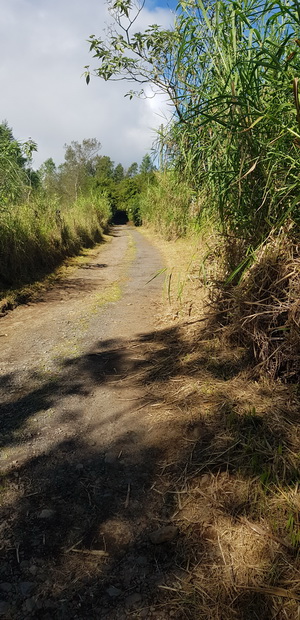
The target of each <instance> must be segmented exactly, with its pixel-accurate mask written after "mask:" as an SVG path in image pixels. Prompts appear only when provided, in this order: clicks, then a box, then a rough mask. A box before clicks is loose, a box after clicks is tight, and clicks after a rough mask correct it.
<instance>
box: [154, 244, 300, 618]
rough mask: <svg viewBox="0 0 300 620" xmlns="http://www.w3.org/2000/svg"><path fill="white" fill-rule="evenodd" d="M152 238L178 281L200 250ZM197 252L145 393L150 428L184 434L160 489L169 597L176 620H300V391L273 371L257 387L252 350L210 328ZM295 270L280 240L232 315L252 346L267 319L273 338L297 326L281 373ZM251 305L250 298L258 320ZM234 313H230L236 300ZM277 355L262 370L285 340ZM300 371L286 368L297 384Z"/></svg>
mask: <svg viewBox="0 0 300 620" xmlns="http://www.w3.org/2000/svg"><path fill="white" fill-rule="evenodd" d="M152 239H153V237H152ZM154 240H155V243H156V244H157V245H158V247H159V248H160V250H161V251H162V253H163V255H164V257H165V258H167V264H168V266H169V268H170V266H171V265H176V267H173V268H172V267H171V268H172V269H173V271H172V272H174V273H178V272H180V273H182V272H183V271H184V267H185V266H186V265H188V257H189V256H191V254H192V253H193V250H194V248H193V249H191V244H190V242H189V241H188V240H181V241H179V242H176V243H175V244H174V243H173V244H168V243H166V242H165V241H162V240H160V239H157V238H155V239H154ZM194 247H195V249H196V252H197V248H198V252H199V253H198V255H197V254H195V253H194V254H193V257H194V258H193V263H192V269H191V272H190V273H189V275H188V276H187V277H185V287H184V295H183V296H182V297H181V298H179V297H178V296H177V299H176V297H175V296H174V297H173V298H171V302H172V305H171V306H170V312H168V313H166V316H165V317H162V319H161V323H162V325H164V327H166V326H168V328H169V329H170V339H169V345H168V347H167V350H165V356H164V357H162V356H158V360H157V364H156V367H155V370H154V373H155V372H156V381H155V380H154V382H153V383H152V384H151V390H150V388H149V390H150V394H151V395H152V397H153V398H156V403H155V404H154V405H153V420H154V422H153V424H154V425H155V424H161V423H162V422H163V421H165V423H168V425H169V426H170V428H175V426H176V425H177V426H176V427H177V433H178V427H179V428H180V431H179V435H180V437H181V440H180V441H179V440H178V441H177V442H175V443H174V442H172V441H170V435H169V436H168V441H170V446H169V449H168V451H167V456H166V457H165V459H164V461H163V462H162V463H161V475H160V476H159V477H158V479H157V481H156V484H155V492H156V493H158V494H160V495H162V496H163V497H164V501H165V503H166V505H169V504H170V503H172V506H173V512H172V514H171V517H170V522H172V523H173V524H175V525H176V526H178V527H179V529H180V532H181V536H180V542H179V544H178V549H177V553H178V566H177V567H174V572H173V576H169V577H168V579H167V580H166V582H165V584H164V585H162V586H161V588H162V592H163V593H164V596H165V597H166V600H167V601H168V605H172V608H173V609H174V614H175V617H176V618H193V619H195V620H196V618H197V620H198V619H199V618H201V619H202V618H203V619H205V620H234V619H239V620H250V619H251V620H252V619H257V620H262V619H266V620H267V619H268V620H269V619H271V618H272V619H273V618H274V620H275V618H276V619H277V620H284V619H285V620H287V619H288V620H294V619H296V618H299V617H300V603H299V601H300V587H299V583H300V582H299V579H300V557H299V543H300V522H299V515H300V493H299V489H298V479H299V454H300V432H299V431H300V429H299V399H298V395H297V389H296V388H295V386H293V385H283V384H282V383H279V382H278V381H275V380H274V373H273V372H270V368H271V366H270V364H269V365H268V364H264V365H261V366H262V367H263V368H264V369H266V368H268V370H269V372H268V374H265V375H264V376H263V375H261V376H260V378H258V379H257V380H254V379H253V373H252V366H251V360H250V359H249V355H248V350H247V346H246V345H248V346H249V343H248V342H247V341H245V340H242V339H241V340H240V342H239V346H236V344H233V342H232V339H231V343H230V342H229V341H228V339H227V337H226V338H225V337H224V333H223V329H221V330H219V331H218V329H216V328H215V329H214V330H212V329H211V326H210V325H209V321H208V322H207V323H206V322H205V321H204V320H203V318H204V317H203V308H205V307H206V308H207V307H208V306H206V303H208V297H207V294H204V293H203V288H202V289H201V288H200V286H199V279H198V280H197V279H196V278H193V277H192V276H193V274H197V273H198V272H199V262H201V246H200V250H199V245H198V246H197V243H195V246H194ZM288 248H289V253H288V254H287V249H288ZM199 254H200V256H199ZM197 260H198V264H197ZM298 260H299V259H298V254H297V246H296V245H294V246H293V247H292V248H291V247H290V246H287V245H286V242H285V238H284V237H283V236H282V237H279V238H276V239H275V238H274V239H272V240H270V243H269V246H268V248H267V249H264V250H262V251H261V254H260V256H258V257H257V261H256V263H255V265H253V267H252V269H251V270H250V272H249V273H248V274H247V276H246V277H245V279H244V280H243V281H242V283H241V285H240V289H239V290H240V295H241V296H242V292H243V294H244V298H242V299H243V305H242V303H241V305H240V306H239V307H238V308H237V309H236V313H239V312H241V308H243V309H244V311H245V308H246V307H247V311H248V313H247V316H246V317H245V316H244V319H246V320H245V321H244V322H243V321H241V320H240V325H241V329H244V330H245V332H246V333H249V329H251V338H253V337H254V336H255V334H256V337H257V338H258V336H257V334H258V332H259V330H265V326H266V324H267V322H268V321H269V325H270V323H272V325H273V329H274V330H275V328H276V329H277V330H278V329H279V327H280V326H282V325H285V326H289V333H288V334H285V335H284V338H285V344H283V343H282V342H281V341H280V352H281V358H280V360H281V362H280V364H281V365H280V368H283V367H284V364H286V362H284V355H285V352H286V353H287V351H286V349H285V346H286V342H287V341H288V342H289V343H290V345H291V346H292V345H293V342H294V341H295V334H296V333H298V332H297V323H298V302H297V291H298V286H299V279H298V278H299V272H298V271H297V267H298ZM274 270H275V272H274ZM274 273H275V277H274ZM287 284H288V286H287ZM262 294H263V295H264V296H265V297H266V296H267V295H268V297H267V300H266V302H265V303H266V304H267V311H268V313H267V312H266V314H264V315H260V314H259V312H258V311H257V300H258V299H259V298H260V297H261V296H262ZM246 297H247V300H249V299H253V307H250V310H249V305H247V303H246ZM189 300H192V301H193V304H192V305H191V304H190V305H189ZM288 301H290V302H291V303H290V307H289V308H288V310H287V305H286V304H287V303H288ZM251 303H252V302H251ZM176 304H177V307H176ZM230 304H231V305H230V308H231V309H232V308H234V301H233V296H232V297H231V298H230ZM275 306H276V312H273V314H272V316H271V314H269V312H271V308H272V309H273V310H274V307H275ZM190 307H192V311H190V310H189V308H190ZM232 312H233V310H232ZM253 314H255V316H252V315H253ZM262 316H263V319H262V318H261V317H262ZM170 318H171V319H172V320H171V321H170ZM239 319H240V314H239ZM172 325H173V326H174V325H176V328H174V327H173V328H172ZM214 325H215V324H214ZM249 325H250V327H249ZM174 329H176V333H177V338H176V339H174V336H173V330H174ZM226 329H228V328H226ZM292 334H293V338H292ZM257 343H258V340H257ZM241 345H244V346H241ZM257 346H258V344H257ZM269 346H270V349H268V351H265V349H264V355H265V357H264V360H266V359H267V357H269V361H270V362H271V359H272V357H275V354H273V355H271V357H270V353H272V352H273V351H275V349H276V348H278V341H277V344H276V345H275V343H274V342H273V341H271V343H270V345H269ZM278 351H279V350H278ZM278 351H277V353H278ZM276 359H279V358H276ZM293 360H294V362H295V363H296V361H297V357H296V356H295V357H294V358H293ZM285 367H286V366H285ZM278 368H279V366H277V369H278ZM295 368H296V366H295V365H294V366H291V364H290V365H289V375H288V376H289V377H290V376H291V373H292V372H293V373H294V372H295ZM286 376H287V375H286ZM293 376H294V375H293ZM154 379H155V377H154ZM166 420H167V421H168V422H166ZM174 503H175V505H176V507H175V510H174ZM182 557H185V558H187V561H186V564H185V565H183V563H182Z"/></svg>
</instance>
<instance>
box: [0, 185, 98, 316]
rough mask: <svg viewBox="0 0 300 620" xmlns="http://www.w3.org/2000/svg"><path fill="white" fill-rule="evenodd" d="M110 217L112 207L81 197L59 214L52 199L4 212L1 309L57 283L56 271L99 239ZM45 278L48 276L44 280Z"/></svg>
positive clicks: (0, 218)
mask: <svg viewBox="0 0 300 620" xmlns="http://www.w3.org/2000/svg"><path fill="white" fill-rule="evenodd" d="M109 218H110V207H109V204H108V201H107V199H106V198H105V197H103V196H90V197H89V198H79V199H78V200H77V201H76V202H75V203H74V204H73V205H71V206H69V207H68V208H66V207H65V208H63V209H62V210H60V209H59V208H58V204H57V203H56V202H55V201H54V202H45V201H40V202H35V203H32V204H31V203H29V204H22V205H19V206H14V207H10V208H7V209H6V210H5V211H2V212H1V213H0V299H2V302H1V303H2V307H1V311H2V312H5V311H6V310H7V309H9V308H11V307H13V306H14V305H16V304H18V303H22V302H24V301H27V300H28V299H29V298H32V296H33V295H34V294H35V293H36V292H37V291H39V289H40V287H41V286H44V282H46V281H47V282H48V283H50V282H51V281H52V280H53V279H54V280H55V279H57V277H59V276H60V271H59V269H58V270H57V268H58V266H59V265H61V264H62V262H63V261H64V260H65V259H66V258H67V257H72V256H73V257H74V256H76V255H78V254H79V253H80V252H81V250H82V249H83V248H89V247H92V246H93V245H94V244H95V243H97V242H99V241H101V240H102V239H103V232H104V230H105V229H106V228H107V224H108V220H109ZM47 274H52V275H50V276H48V279H46V280H44V278H45V276H46V275H47ZM41 282H42V283H41Z"/></svg>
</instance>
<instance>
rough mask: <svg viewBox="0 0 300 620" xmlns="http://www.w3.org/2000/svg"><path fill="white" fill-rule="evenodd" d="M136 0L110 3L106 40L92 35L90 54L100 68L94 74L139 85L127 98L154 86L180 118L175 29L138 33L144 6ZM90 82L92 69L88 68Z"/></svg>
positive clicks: (152, 26) (158, 28)
mask: <svg viewBox="0 0 300 620" xmlns="http://www.w3.org/2000/svg"><path fill="white" fill-rule="evenodd" d="M144 4H145V2H144V0H143V1H142V2H139V1H138V0H137V2H135V0H109V1H108V7H109V12H110V14H111V16H112V18H113V24H112V25H111V26H110V28H109V31H108V33H107V36H106V38H105V41H104V40H102V39H99V38H97V37H95V35H91V36H90V38H89V39H88V40H89V43H90V51H91V52H92V53H93V57H94V58H96V59H97V61H98V63H99V66H98V67H97V68H96V69H95V70H94V75H96V76H98V77H101V78H103V79H104V80H106V81H107V80H127V81H128V82H131V83H136V84H138V85H139V90H138V91H133V90H131V91H129V92H128V93H127V96H129V97H130V98H132V97H133V96H134V95H135V94H138V95H140V96H142V95H145V91H144V85H145V84H151V85H152V87H153V89H154V92H157V91H159V92H164V93H166V94H167V95H168V97H169V99H170V100H171V101H172V103H173V105H174V106H175V109H176V111H177V113H178V115H179V116H180V100H181V97H180V96H179V91H178V76H175V75H174V65H175V64H176V57H177V55H178V52H177V48H178V45H179V43H180V37H179V33H178V31H177V29H176V28H174V29H170V30H164V29H163V28H161V27H160V26H158V25H157V24H154V25H151V26H148V28H147V29H146V30H145V31H144V32H135V30H134V27H135V22H136V20H137V18H138V17H139V15H140V13H141V11H142V10H143V7H144ZM85 76H86V81H87V83H89V81H90V76H91V70H90V67H89V65H87V66H86V67H85Z"/></svg>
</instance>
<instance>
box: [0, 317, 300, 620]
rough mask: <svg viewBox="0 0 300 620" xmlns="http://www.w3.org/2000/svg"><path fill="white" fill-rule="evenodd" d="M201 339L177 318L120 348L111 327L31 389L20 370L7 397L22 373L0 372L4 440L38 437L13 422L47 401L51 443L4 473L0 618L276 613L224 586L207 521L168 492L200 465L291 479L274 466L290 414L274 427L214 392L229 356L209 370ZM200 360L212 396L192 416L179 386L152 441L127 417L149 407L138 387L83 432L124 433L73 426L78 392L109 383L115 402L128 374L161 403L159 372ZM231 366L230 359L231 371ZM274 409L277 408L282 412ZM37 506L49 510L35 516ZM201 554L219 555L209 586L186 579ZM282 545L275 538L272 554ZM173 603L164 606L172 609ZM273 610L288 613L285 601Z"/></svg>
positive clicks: (194, 476) (185, 373) (242, 506)
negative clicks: (52, 413) (134, 396)
mask: <svg viewBox="0 0 300 620" xmlns="http://www.w3.org/2000/svg"><path fill="white" fill-rule="evenodd" d="M201 338H202V333H201V332H200V331H199V334H198V340H197V350H195V351H194V354H195V355H194V356H193V358H192V359H191V357H190V353H191V351H190V345H189V344H188V343H187V342H186V341H185V340H184V339H183V338H182V332H181V330H180V329H179V328H178V327H176V326H175V327H173V328H170V329H162V330H160V331H158V332H153V333H151V334H141V335H140V337H138V338H137V339H136V340H134V341H133V342H131V343H130V346H128V344H127V343H126V342H124V341H123V340H122V339H120V338H118V339H115V340H107V341H101V342H99V343H98V344H97V345H96V346H95V347H94V348H93V349H92V350H90V351H88V352H87V353H86V354H85V355H82V356H80V357H78V358H76V359H71V360H67V362H66V363H65V364H64V367H63V368H62V370H61V371H60V373H59V374H58V375H57V376H56V377H50V379H49V380H48V381H44V383H43V384H42V385H40V386H39V387H36V385H37V380H36V377H34V376H33V377H32V385H30V382H28V381H27V382H26V385H23V386H22V390H21V392H22V393H21V395H20V396H19V397H14V396H13V394H14V386H15V384H16V383H17V382H18V381H19V377H14V376H10V375H6V376H4V377H2V379H1V385H2V388H3V390H4V392H3V394H4V397H3V401H4V402H3V404H2V405H1V408H0V426H1V429H2V433H3V436H2V445H3V447H4V449H9V447H10V446H11V445H13V444H14V442H15V441H16V442H19V440H20V436H22V438H23V441H24V442H26V441H32V440H33V439H34V438H35V433H34V431H33V430H30V436H28V435H26V432H27V431H26V432H25V434H24V432H23V425H24V423H25V422H26V420H28V419H29V418H32V417H33V416H34V415H35V414H36V413H37V412H39V411H41V410H42V411H46V412H47V411H48V410H49V409H51V408H56V411H57V412H58V417H56V419H55V420H54V421H53V441H52V444H51V446H50V447H49V446H48V447H46V449H45V453H44V454H43V455H40V456H39V455H34V454H32V457H31V459H30V460H29V461H28V462H26V463H25V464H24V465H19V464H18V463H14V464H13V467H12V470H11V472H10V473H9V474H6V475H4V476H3V480H2V494H3V496H4V495H5V493H6V492H8V497H9V499H10V502H9V503H7V504H6V507H5V508H4V509H3V515H2V519H3V520H2V532H1V537H2V551H1V555H2V564H1V568H0V582H3V583H8V584H10V586H11V589H9V590H8V591H6V590H5V589H4V590H3V589H2V593H1V600H2V604H3V606H4V605H5V604H6V603H7V608H6V617H7V618H14V619H16V620H21V619H22V620H23V618H34V619H43V620H49V619H50V618H54V619H57V620H64V619H68V620H69V619H70V620H71V618H72V619H76V618H78V619H82V620H85V619H87V618H89V619H95V620H96V619H98V620H99V619H101V620H102V619H103V620H104V619H107V620H108V619H111V620H121V619H122V618H127V617H130V618H157V619H160V620H168V619H169V618H170V617H175V618H176V619H178V620H181V619H182V620H184V619H190V620H199V618H209V619H210V618H212V617H213V616H212V615H208V610H209V608H210V607H211V608H212V610H213V609H215V607H214V606H215V605H219V606H220V610H221V611H220V613H221V614H223V615H220V618H221V617H222V618H223V617H224V618H226V620H227V619H229V618H230V619H231V618H232V619H234V618H239V619H240V620H255V619H257V620H258V619H259V620H271V619H272V618H274V608H273V601H272V599H271V598H270V596H268V595H264V594H262V593H260V594H257V593H255V592H252V591H250V590H249V591H248V590H247V589H244V590H241V589H240V588H238V587H237V588H236V589H231V590H230V589H228V588H227V587H226V586H225V585H224V584H223V582H222V574H223V573H222V569H223V567H224V562H223V558H222V555H221V553H220V551H219V550H218V546H217V544H216V542H215V541H214V540H213V538H211V537H210V536H208V534H207V533H205V531H206V530H205V527H206V529H207V526H204V521H203V519H201V514H199V520H198V522H197V523H194V522H191V523H190V524H187V523H186V522H185V521H184V520H181V518H180V511H178V503H177V491H178V489H181V488H184V484H186V482H187V481H188V483H189V484H191V485H192V484H193V481H195V480H196V481H197V480H198V478H199V477H200V476H202V475H203V474H209V476H212V475H216V474H219V473H220V472H224V473H226V475H230V476H235V475H237V474H238V475H239V476H242V477H243V478H244V479H245V480H246V481H247V480H248V481H249V482H250V481H251V479H252V477H253V476H255V477H257V476H258V477H260V476H262V477H263V479H264V482H265V483H266V482H270V481H271V479H272V477H273V478H274V480H275V481H276V483H277V482H278V476H280V483H281V486H282V487H286V488H288V485H289V484H290V483H291V482H292V481H293V480H294V478H295V471H294V470H293V467H292V465H291V467H290V468H289V467H288V465H287V461H285V462H284V464H283V461H282V464H280V462H279V461H280V459H278V455H279V454H280V453H282V446H283V445H284V446H285V449H287V450H288V449H290V450H291V451H292V450H293V449H294V446H293V437H292V433H291V423H292V424H293V425H294V429H295V428H296V427H297V426H298V424H299V421H298V420H295V419H292V418H291V419H290V421H288V422H289V424H287V425H286V426H285V427H284V426H281V427H280V428H277V427H276V426H274V424H273V417H272V411H270V412H269V411H266V412H265V415H264V416H259V415H257V414H256V412H255V411H250V412H245V411H241V410H239V408H238V407H237V404H236V402H235V401H234V399H229V398H228V396H227V395H226V394H225V391H224V394H223V392H222V390H223V389H224V390H225V384H226V382H227V380H228V363H227V365H225V370H224V373H221V372H220V366H219V365H217V367H216V374H215V375H214V366H213V365H212V364H210V363H208V358H209V355H208V350H209V341H207V334H205V338H206V339H205V340H204V339H201ZM203 372H207V373H209V374H208V375H207V376H208V377H210V379H211V381H213V380H214V377H215V376H217V377H218V379H219V381H218V383H216V387H215V389H214V391H213V394H212V395H211V399H212V402H213V403H216V405H215V409H214V410H213V411H212V412H210V414H209V415H202V414H201V410H200V411H199V415H198V417H197V420H196V421H195V422H194V423H193V424H191V422H190V420H189V418H188V417H186V416H185V415H184V413H185V411H186V410H187V408H188V407H189V406H192V405H195V402H197V401H199V396H198V395H197V394H195V395H194V396H193V394H190V395H189V396H187V395H186V394H184V393H183V394H182V395H179V396H178V395H177V397H176V404H175V405H174V406H176V407H177V408H180V409H181V410H182V417H181V418H180V417H178V421H177V422H176V423H175V422H174V421H172V428H171V427H170V425H169V424H168V423H167V420H162V421H161V438H160V439H159V438H158V437H155V436H153V437H152V436H151V435H150V437H149V433H148V431H147V429H146V428H145V429H143V428H142V427H141V429H139V430H137V429H136V430H134V427H133V428H132V429H131V430H130V431H129V430H128V429H127V428H126V425H127V422H128V420H130V417H131V416H132V415H133V413H134V409H135V408H136V409H137V410H138V409H139V408H142V407H147V406H150V403H151V401H149V397H147V396H145V399H142V400H140V401H138V402H137V403H136V404H133V403H132V402H130V403H128V404H125V405H124V403H121V402H120V408H119V410H114V411H113V412H112V414H111V416H110V417H108V416H105V418H104V419H103V418H102V417H101V411H99V417H98V418H96V419H95V420H94V421H93V424H94V426H93V428H92V430H93V432H96V431H99V433H101V430H102V429H103V427H104V426H105V425H109V424H111V423H112V422H113V423H117V422H120V421H121V422H122V424H123V425H124V433H123V435H122V436H120V437H119V439H117V440H114V441H112V442H110V443H107V440H105V441H104V442H102V444H101V441H100V440H99V442H98V443H95V442H93V441H92V439H91V435H90V434H89V433H88V432H87V430H86V429H82V428H81V416H82V409H83V407H84V406H85V402H86V401H85V398H87V397H89V395H91V394H92V393H93V391H94V390H95V389H96V388H97V387H98V386H100V385H102V386H105V385H107V384H109V383H111V382H112V381H113V382H115V385H116V389H117V390H118V394H119V395H120V400H122V393H123V390H124V384H123V381H127V383H126V386H127V387H128V377H129V378H130V385H132V386H133V387H134V386H138V387H147V389H148V391H149V389H151V394H152V397H153V400H154V402H155V404H156V405H159V403H160V402H161V404H163V402H164V399H165V393H162V392H161V386H162V384H163V382H164V381H170V380H172V379H178V378H183V377H193V379H194V380H195V379H196V378H197V377H198V376H199V377H201V376H202V375H201V373H203ZM237 372H238V364H237V362H236V361H234V364H233V365H232V373H233V374H237ZM222 376H223V383H222V380H220V377H221V378H222ZM258 390H259V388H258ZM10 394H11V396H10ZM72 394H78V395H81V396H82V398H81V400H80V403H81V404H80V406H79V407H77V408H76V409H74V408H64V407H63V406H62V402H63V399H64V398H65V397H68V396H70V395H72ZM216 397H218V398H217V399H216ZM218 399H219V400H218ZM125 400H126V399H125ZM171 402H172V401H171ZM200 404H201V403H200ZM121 405H122V406H121ZM168 406H169V407H172V405H171V404H170V405H168ZM200 409H201V408H200ZM141 412H142V409H141ZM141 415H143V413H141ZM282 415H283V414H282ZM284 416H285V419H286V418H287V417H288V413H287V412H286V411H285V412H284ZM66 421H72V424H73V432H72V436H69V437H64V438H62V439H60V435H59V429H60V427H61V426H62V425H63V423H64V422H66ZM49 424H50V425H51V420H50V421H49ZM197 429H198V430H199V432H198V433H197V435H195V434H194V431H195V430H197ZM288 429H289V431H288ZM89 431H91V429H89ZM22 433H23V435H22ZM20 434H21V435H20ZM99 436H100V437H101V435H99ZM179 438H181V439H180V440H179ZM280 450H281V452H280ZM172 455H173V456H172ZM174 455H176V458H175V456H174ZM171 456H172V458H171ZM164 463H168V467H167V469H166V468H165V466H164V467H163V469H162V464H164ZM280 467H282V470H280ZM283 469H284V470H283ZM183 472H184V481H182V482H181V480H182V476H183ZM162 475H163V477H162ZM266 476H267V477H266ZM156 489H157V490H156ZM257 502H258V500H257V499H255V497H253V496H252V495H251V493H249V496H248V498H247V499H246V500H245V498H244V497H240V496H239V495H238V494H236V496H234V495H232V496H231V499H230V500H228V498H227V500H226V501H225V500H224V498H223V496H220V497H216V498H214V499H212V500H211V505H210V510H211V511H214V510H218V511H219V512H220V511H221V512H222V514H223V515H224V516H230V518H232V519H233V520H236V519H238V518H240V517H241V516H247V517H248V518H251V519H253V520H255V519H256V518H257V516H258V504H257ZM44 510H48V511H53V512H52V513H51V514H50V513H49V514H50V516H49V514H48V517H47V518H43V517H42V516H41V515H42V511H44ZM178 512H179V514H177V513H178ZM174 514H175V515H176V514H177V517H176V516H175V517H174ZM169 523H175V524H176V525H177V526H178V528H179V533H178V536H175V537H174V539H173V540H171V541H169V542H165V543H163V544H159V545H155V544H153V543H152V542H151V540H150V539H149V534H150V533H151V532H152V531H153V530H155V529H156V528H160V527H162V526H164V525H167V524H169ZM97 552H98V554H97ZM99 552H100V553H99ZM101 552H105V553H106V554H107V555H101ZM208 553H211V555H212V557H213V558H214V561H215V563H216V564H217V565H218V564H219V566H220V579H219V581H218V577H216V578H215V580H214V581H213V582H212V583H211V584H210V586H209V588H208V589H207V588H206V587H204V588H203V586H202V585H201V584H199V583H197V579H196V577H195V576H193V570H194V569H195V570H196V568H197V567H198V566H199V565H201V563H203V562H204V559H205V558H206V557H207V554H208ZM282 553H283V551H282V549H279V550H278V557H279V556H281V554H282ZM291 557H292V556H291ZM291 557H290V561H291ZM269 561H270V569H269V574H270V579H272V574H273V573H272V571H273V568H272V565H273V564H274V562H275V561H276V558H275V557H274V556H272V557H271V556H270V558H269ZM187 572H188V575H191V577H189V584H190V591H189V592H183V593H181V590H180V587H179V584H180V578H182V577H183V575H185V576H186V574H187ZM281 577H282V578H283V574H281ZM267 582H268V575H267V573H266V583H267ZM24 584H27V585H24ZM262 585H263V584H262ZM111 588H113V590H111ZM199 588H200V589H199ZM0 590H1V583H0ZM216 601H219V603H217V602H216ZM0 605H1V601H0ZM204 605H206V609H207V612H204V611H203V609H204ZM2 608H3V609H5V607H2ZM0 609H1V607H0ZM226 609H227V611H226V615H224V613H225V610H226ZM293 609H295V608H293ZM170 610H172V613H173V612H174V613H175V615H174V613H173V615H170ZM222 610H223V611H222ZM276 617H277V618H278V619H281V618H284V617H286V616H285V615H283V613H282V614H277V615H276ZM290 618H292V616H290Z"/></svg>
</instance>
